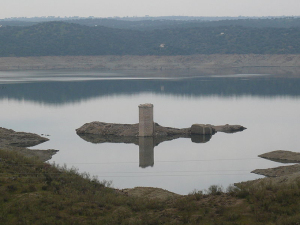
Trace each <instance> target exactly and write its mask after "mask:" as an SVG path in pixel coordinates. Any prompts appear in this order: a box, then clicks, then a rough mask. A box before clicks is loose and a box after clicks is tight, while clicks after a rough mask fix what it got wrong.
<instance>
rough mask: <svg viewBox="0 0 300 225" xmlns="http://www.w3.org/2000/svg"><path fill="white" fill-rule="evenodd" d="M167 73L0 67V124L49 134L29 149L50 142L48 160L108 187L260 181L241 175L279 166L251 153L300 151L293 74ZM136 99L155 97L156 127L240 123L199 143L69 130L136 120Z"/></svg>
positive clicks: (179, 188)
mask: <svg viewBox="0 0 300 225" xmlns="http://www.w3.org/2000/svg"><path fill="white" fill-rule="evenodd" d="M172 75H173V74H172V72H170V73H169V74H167V73H166V72H165V73H164V74H163V75H161V76H159V75H157V74H155V72H153V71H149V72H145V71H143V72H142V74H140V76H139V74H138V72H136V71H133V72H130V71H117V72H110V71H77V72H76V71H23V72H22V71H20V72H0V107H1V118H0V124H1V125H0V126H2V127H6V128H11V129H14V130H16V131H26V132H33V133H37V134H48V135H50V136H49V138H50V141H48V142H45V143H43V144H40V145H38V146H35V147H33V149H58V150H60V151H59V152H58V153H57V154H56V155H54V156H53V158H52V159H51V160H50V161H49V162H51V163H52V162H55V163H58V164H60V165H63V164H66V165H67V166H68V167H73V166H74V167H76V168H78V169H79V171H81V172H88V173H90V174H91V175H92V176H98V178H99V179H100V180H103V179H106V180H112V181H113V186H114V187H116V188H130V187H135V186H152V187H160V188H164V189H167V190H170V191H173V192H176V193H180V194H187V193H189V192H191V191H193V190H194V189H198V190H200V189H201V190H202V189H207V188H208V187H209V186H210V185H212V184H218V185H222V186H223V187H227V186H228V185H229V184H233V183H236V182H240V181H246V180H252V179H256V178H260V177H262V176H259V175H255V174H252V173H250V172H251V171H252V170H254V169H258V168H261V169H262V168H270V167H276V166H281V164H280V163H276V162H272V161H268V160H265V159H260V158H259V157H258V155H259V154H262V153H266V152H269V151H273V150H290V151H296V152H298V151H299V149H300V144H299V141H298V140H297V131H298V130H297V128H298V127H299V126H300V121H299V115H300V104H299V103H300V88H299V87H300V79H299V78H298V77H297V76H292V77H290V76H277V75H276V74H272V73H265V74H260V73H256V74H253V73H251V74H223V75H222V74H213V75H205V74H198V75H197V73H193V74H192V75H190V74H186V73H182V74H179V75H178V74H177V75H176V76H172ZM299 77H300V76H299ZM141 103H152V104H154V120H155V122H158V123H159V124H161V125H163V126H170V127H178V128H185V127H190V126H191V125H192V124H193V123H205V124H214V125H224V124H240V125H243V126H245V127H247V128H248V129H247V130H245V131H243V132H239V133H234V134H226V133H217V134H215V135H213V136H212V137H211V139H210V140H209V141H208V142H205V143H195V142H192V141H191V139H187V138H180V139H176V140H173V141H166V142H163V143H160V144H159V145H158V146H153V148H152V151H151V148H147V149H146V150H145V149H144V150H143V149H141V148H140V147H139V146H138V145H135V144H124V143H101V144H93V143H90V142H87V141H85V140H83V139H82V138H80V137H79V136H78V135H76V132H75V129H76V128H78V127H80V126H82V125H83V124H84V123H87V122H91V121H102V122H113V123H137V122H138V105H139V104H141ZM143 151H144V152H143Z"/></svg>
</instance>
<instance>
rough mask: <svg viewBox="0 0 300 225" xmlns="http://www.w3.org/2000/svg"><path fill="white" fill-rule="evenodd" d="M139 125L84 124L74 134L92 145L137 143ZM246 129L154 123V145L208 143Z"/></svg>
mask: <svg viewBox="0 0 300 225" xmlns="http://www.w3.org/2000/svg"><path fill="white" fill-rule="evenodd" d="M138 129H139V124H138V123H136V124H116V123H104V122H97V121H94V122H91V123H86V124H84V125H83V126H81V127H80V128H78V129H76V133H77V134H78V135H79V136H80V137H81V138H82V139H84V140H86V141H88V142H92V143H105V142H112V143H134V144H137V145H138V143H139V130H138ZM244 129H246V128H245V127H243V126H240V125H228V124H226V125H224V126H213V125H210V124H194V125H192V127H190V128H181V129H179V128H172V127H164V126H161V125H159V124H158V123H155V130H154V135H153V139H154V145H158V144H159V143H161V142H163V141H169V140H173V139H177V138H191V140H192V141H193V142H195V143H205V142H207V141H209V140H210V139H211V137H212V135H214V134H215V133H216V132H218V131H219V132H226V133H234V132H238V131H242V130H244Z"/></svg>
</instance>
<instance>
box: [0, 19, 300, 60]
mask: <svg viewBox="0 0 300 225" xmlns="http://www.w3.org/2000/svg"><path fill="white" fill-rule="evenodd" d="M123 22H125V21H123ZM126 22H128V21H126ZM299 43H300V28H299V27H293V28H273V27H266V28H257V27H243V26H210V27H186V28H168V29H161V30H157V29H156V30H143V31H142V30H130V29H117V28H109V27H104V26H93V27H91V26H84V25H79V24H75V23H66V22H45V23H38V24H35V25H32V26H25V27H18V26H5V27H0V57H7V56H49V55H50V56H64V55H74V56H75V55H191V54H251V53H253V54H300V44H299Z"/></svg>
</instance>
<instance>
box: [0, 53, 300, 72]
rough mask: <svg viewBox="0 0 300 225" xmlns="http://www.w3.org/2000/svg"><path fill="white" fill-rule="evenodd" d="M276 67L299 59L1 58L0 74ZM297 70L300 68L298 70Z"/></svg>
mask: <svg viewBox="0 0 300 225" xmlns="http://www.w3.org/2000/svg"><path fill="white" fill-rule="evenodd" d="M244 67H246V68H248V67H261V68H264V67H275V68H281V69H282V70H283V71H285V68H289V69H292V68H294V69H297V67H300V55H257V54H245V55H242V54H212V55H188V56H183V55H178V56H134V55H124V56H114V55H107V56H41V57H0V71H12V70H53V69H77V70H78V69H82V70H99V69H104V70H178V69H183V70H202V71H204V72H205V71H206V72H209V71H210V70H211V69H220V68H223V69H224V68H244ZM298 69H299V68H298Z"/></svg>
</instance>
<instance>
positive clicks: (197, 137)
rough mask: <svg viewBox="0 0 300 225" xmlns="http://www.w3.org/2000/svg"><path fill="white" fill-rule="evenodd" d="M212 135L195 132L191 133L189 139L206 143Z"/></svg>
mask: <svg viewBox="0 0 300 225" xmlns="http://www.w3.org/2000/svg"><path fill="white" fill-rule="evenodd" d="M211 137H212V135H201V134H199V135H197V134H192V136H191V140H192V142H194V143H206V142H208V141H209V140H210V139H211Z"/></svg>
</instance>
